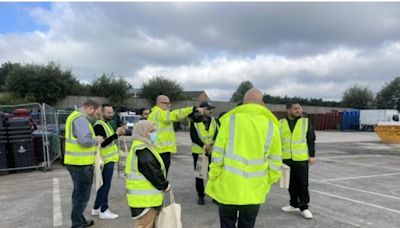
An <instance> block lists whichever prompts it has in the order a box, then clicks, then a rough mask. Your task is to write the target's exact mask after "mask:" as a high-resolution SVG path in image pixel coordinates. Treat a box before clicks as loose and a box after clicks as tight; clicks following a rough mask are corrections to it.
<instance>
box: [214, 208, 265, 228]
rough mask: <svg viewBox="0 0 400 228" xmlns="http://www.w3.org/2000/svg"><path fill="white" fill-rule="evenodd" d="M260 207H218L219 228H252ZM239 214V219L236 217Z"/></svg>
mask: <svg viewBox="0 0 400 228" xmlns="http://www.w3.org/2000/svg"><path fill="white" fill-rule="evenodd" d="M259 209H260V205H240V206H237V205H222V204H220V205H219V221H220V223H221V228H235V227H236V226H235V224H236V221H237V222H238V228H253V227H254V224H255V223H256V218H257V215H258V211H259ZM238 212H239V217H238Z"/></svg>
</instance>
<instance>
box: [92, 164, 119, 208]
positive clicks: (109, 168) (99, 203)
mask: <svg viewBox="0 0 400 228" xmlns="http://www.w3.org/2000/svg"><path fill="white" fill-rule="evenodd" d="M114 164H115V163H114V162H109V163H107V164H105V165H104V168H103V172H102V176H103V185H102V186H101V187H100V188H99V190H98V191H97V196H96V201H95V203H94V209H99V207H101V212H105V211H106V210H107V209H108V193H109V192H110V188H111V179H112V176H113V172H114Z"/></svg>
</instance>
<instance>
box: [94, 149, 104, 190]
mask: <svg viewBox="0 0 400 228" xmlns="http://www.w3.org/2000/svg"><path fill="white" fill-rule="evenodd" d="M100 147H101V145H99V146H98V147H97V151H96V157H95V162H94V178H95V181H96V192H97V190H99V188H100V187H101V186H102V185H103V175H102V170H103V167H104V161H103V158H102V157H101V155H100Z"/></svg>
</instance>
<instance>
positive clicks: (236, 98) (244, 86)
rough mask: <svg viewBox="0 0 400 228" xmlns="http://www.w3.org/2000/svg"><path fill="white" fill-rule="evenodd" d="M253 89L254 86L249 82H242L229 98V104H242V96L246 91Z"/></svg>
mask: <svg viewBox="0 0 400 228" xmlns="http://www.w3.org/2000/svg"><path fill="white" fill-rule="evenodd" d="M253 87H254V86H253V84H252V83H251V82H250V81H243V82H242V83H240V85H239V87H238V88H237V89H236V91H235V92H234V93H233V95H232V97H231V102H242V101H243V97H244V94H245V93H246V92H247V90H249V89H251V88H253Z"/></svg>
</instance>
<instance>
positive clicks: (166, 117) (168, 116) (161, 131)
mask: <svg viewBox="0 0 400 228" xmlns="http://www.w3.org/2000/svg"><path fill="white" fill-rule="evenodd" d="M192 111H193V107H187V108H182V109H177V110H174V111H169V110H163V109H161V108H160V107H158V106H154V107H153V108H152V109H151V113H150V115H149V118H148V120H149V121H150V122H152V123H153V124H154V126H155V127H156V132H157V140H156V142H155V148H156V151H157V152H158V153H160V154H161V153H165V152H171V153H176V139H175V131H174V126H173V122H177V121H179V120H181V119H184V118H186V117H187V116H188V115H190V114H191V113H192Z"/></svg>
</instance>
